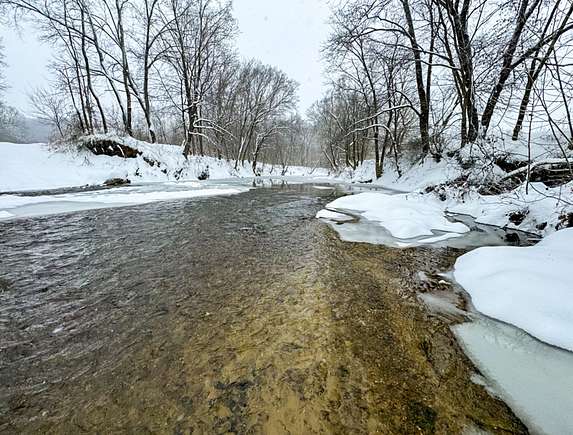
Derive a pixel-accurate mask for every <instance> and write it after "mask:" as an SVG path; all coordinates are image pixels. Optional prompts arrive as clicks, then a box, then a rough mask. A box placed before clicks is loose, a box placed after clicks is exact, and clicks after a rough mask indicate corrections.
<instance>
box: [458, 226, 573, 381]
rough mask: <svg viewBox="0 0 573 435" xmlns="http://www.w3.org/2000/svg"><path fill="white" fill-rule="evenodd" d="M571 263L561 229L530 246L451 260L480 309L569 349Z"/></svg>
mask: <svg viewBox="0 0 573 435" xmlns="http://www.w3.org/2000/svg"><path fill="white" fill-rule="evenodd" d="M572 265H573V228H567V229H564V230H561V231H558V232H556V233H553V234H551V235H550V236H548V237H546V238H545V239H543V240H542V241H541V242H539V243H538V244H537V245H535V246H531V247H523V248H518V247H500V246H496V247H483V248H478V249H475V250H473V251H471V252H468V253H467V254H465V255H462V256H461V257H459V258H458V260H457V261H456V265H455V271H454V277H455V279H456V281H457V282H458V283H459V284H460V285H461V286H462V287H463V288H464V289H465V290H466V291H467V292H468V293H469V294H470V296H471V298H472V302H473V304H474V305H475V307H476V308H477V309H478V310H479V311H480V312H482V313H484V314H486V315H488V316H490V317H493V318H496V319H498V320H501V321H504V322H507V323H511V324H513V325H516V326H518V327H519V328H521V329H523V330H525V331H527V332H528V333H530V334H531V335H533V336H535V337H537V338H539V339H540V340H543V341H545V342H547V343H550V344H553V345H555V346H559V347H562V348H564V349H568V350H570V351H573V273H572V271H571V269H569V268H570V267H571V266H572ZM572 376H573V374H572Z"/></svg>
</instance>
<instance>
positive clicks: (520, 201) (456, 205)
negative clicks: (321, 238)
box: [339, 157, 573, 236]
mask: <svg viewBox="0 0 573 435" xmlns="http://www.w3.org/2000/svg"><path fill="white" fill-rule="evenodd" d="M403 169H404V172H403V174H402V176H399V175H398V173H397V172H396V170H395V167H394V166H392V164H388V165H387V166H386V167H385V171H384V173H383V175H382V177H381V178H380V179H378V180H374V181H373V182H372V185H374V186H384V187H387V188H391V189H396V190H401V191H404V192H424V191H425V190H426V188H428V187H432V186H437V185H443V184H444V183H450V182H452V181H454V180H456V179H460V177H462V176H464V175H466V176H467V175H468V173H467V171H464V170H463V169H462V168H461V167H460V165H459V164H458V163H457V162H455V161H454V160H452V159H443V160H441V161H440V162H436V161H434V160H433V159H432V158H431V157H428V158H426V159H424V160H422V161H420V162H418V163H416V164H414V165H413V166H409V167H407V166H406V165H404V168H403ZM373 175H374V162H373V161H365V162H364V164H363V165H362V166H360V167H358V168H357V169H356V170H355V171H351V170H347V171H345V172H343V173H342V174H341V175H340V176H339V179H341V180H346V181H352V182H361V181H362V182H364V181H370V180H372V179H373ZM474 176H475V174H474ZM423 196H431V197H434V198H440V201H441V202H442V203H443V210H444V211H445V212H447V213H451V214H466V215H470V216H472V217H474V218H475V219H476V222H478V223H482V224H487V225H495V226H498V227H507V228H512V229H519V230H521V231H526V232H531V233H534V234H539V235H541V236H545V235H547V234H551V233H552V232H554V231H556V229H557V228H558V227H559V226H560V225H562V223H561V222H562V220H563V219H564V218H565V217H566V216H567V214H568V213H573V182H571V183H568V184H565V185H563V186H559V187H553V188H549V187H547V186H545V185H544V184H542V183H530V184H529V188H528V189H527V191H526V188H525V185H521V186H519V187H518V188H516V189H515V190H513V191H510V192H507V193H503V194H499V195H481V194H479V193H478V192H477V190H476V188H475V187H471V186H468V185H462V186H455V187H454V186H445V187H441V188H439V189H436V190H435V191H432V192H430V193H427V194H425V195H423ZM416 197H417V198H418V199H419V200H420V201H422V202H424V200H423V199H422V196H419V195H417V196H416ZM514 213H519V214H523V215H524V219H523V221H522V222H521V223H520V224H519V225H516V224H515V223H513V222H512V221H511V220H510V216H511V215H512V214H514Z"/></svg>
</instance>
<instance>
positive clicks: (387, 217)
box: [327, 192, 469, 240]
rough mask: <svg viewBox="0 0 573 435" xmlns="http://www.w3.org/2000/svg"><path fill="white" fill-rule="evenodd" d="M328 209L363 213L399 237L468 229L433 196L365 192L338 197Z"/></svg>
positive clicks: (449, 232) (453, 234) (432, 234)
mask: <svg viewBox="0 0 573 435" xmlns="http://www.w3.org/2000/svg"><path fill="white" fill-rule="evenodd" d="M327 208H329V209H334V210H341V211H344V210H348V211H351V212H357V213H360V214H361V216H362V217H363V218H364V219H367V220H369V221H373V222H376V223H378V225H380V226H382V227H384V228H385V229H386V230H388V231H389V232H390V234H391V235H392V236H393V237H395V238H398V239H413V238H417V237H421V236H432V237H435V236H436V235H437V234H436V232H437V231H438V232H445V233H447V234H448V235H451V236H454V237H455V236H458V235H459V234H462V233H465V232H468V231H469V228H468V227H467V226H465V225H464V224H462V223H459V222H450V221H449V220H447V219H446V217H445V216H444V207H443V205H442V204H441V203H440V201H439V200H437V199H435V198H433V197H430V196H422V195H415V194H396V195H390V194H385V193H378V192H366V193H359V194H357V195H350V196H344V197H342V198H338V199H337V200H335V201H333V202H331V203H329V204H328V205H327ZM443 236H444V235H441V237H442V238H441V240H443Z"/></svg>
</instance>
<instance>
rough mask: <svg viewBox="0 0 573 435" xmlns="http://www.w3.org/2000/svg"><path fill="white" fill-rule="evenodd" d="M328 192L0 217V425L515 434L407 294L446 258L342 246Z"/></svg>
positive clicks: (35, 429)
mask: <svg viewBox="0 0 573 435" xmlns="http://www.w3.org/2000/svg"><path fill="white" fill-rule="evenodd" d="M340 194H341V192H340V191H339V190H337V189H316V188H314V187H313V186H310V185H287V184H279V185H274V186H272V187H269V188H257V189H252V190H250V191H248V192H246V193H242V194H239V195H234V196H227V197H223V196H220V197H213V198H201V199H188V200H179V201H169V202H157V203H151V204H145V205H138V206H133V207H123V208H110V209H97V210H91V211H78V212H75V213H68V214H60V215H52V216H45V217H36V218H33V219H20V220H12V221H5V222H0V432H2V433H20V432H26V433H84V432H88V433H94V432H95V433H116V432H117V433H138V434H139V433H166V434H183V433H193V434H202V433H241V434H242V433H265V434H282V433H285V434H286V433H292V434H303V433H304V434H306V433H357V434H358V433H462V432H464V431H467V433H477V432H479V431H482V430H483V431H489V432H492V433H527V429H526V428H525V427H524V426H523V425H522V423H521V422H520V421H519V420H518V419H517V418H516V417H515V416H514V415H513V413H512V412H511V411H510V410H509V408H508V407H507V406H506V405H505V404H504V403H502V402H501V401H499V400H496V399H494V398H493V397H492V396H490V395H489V394H488V393H487V392H486V390H485V389H484V388H483V387H482V386H480V385H477V384H475V383H473V382H471V380H470V378H471V375H472V373H473V372H474V368H473V367H472V365H471V363H470V362H469V361H468V360H467V358H466V357H465V356H464V355H463V352H461V350H460V349H459V347H458V345H457V344H456V341H455V338H454V336H453V334H452V333H451V331H450V327H449V325H450V324H451V322H452V321H453V320H454V319H453V318H448V316H445V317H444V316H435V315H432V314H430V313H428V312H427V311H426V310H425V309H424V307H423V306H422V304H421V303H420V301H419V300H418V298H417V294H418V293H419V292H420V291H425V290H427V289H425V288H424V286H428V285H429V284H428V282H427V281H424V282H421V281H419V280H417V279H416V276H417V274H418V273H419V271H421V270H423V271H425V272H426V274H427V275H428V276H431V274H432V273H435V272H437V271H440V270H447V269H448V268H450V267H451V265H452V263H453V261H454V260H455V258H456V256H457V255H459V254H460V253H461V252H462V251H461V250H457V249H451V248H439V249H428V248H416V249H407V250H398V249H392V248H387V247H384V246H375V245H369V244H360V243H344V242H342V241H340V240H339V238H338V237H337V234H336V233H335V232H334V231H333V230H332V229H331V228H330V227H329V226H328V225H325V224H324V223H323V222H321V221H319V220H317V219H315V218H314V216H315V214H316V212H317V211H319V210H320V209H322V208H323V207H324V205H325V204H326V203H328V202H329V201H332V200H333V199H334V198H335V197H337V196H338V195H340ZM435 285H437V286H440V285H443V283H442V282H438V283H437V284H435ZM454 317H455V316H454Z"/></svg>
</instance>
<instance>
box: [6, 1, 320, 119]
mask: <svg viewBox="0 0 573 435" xmlns="http://www.w3.org/2000/svg"><path fill="white" fill-rule="evenodd" d="M234 10H235V17H236V18H237V20H238V23H239V31H240V34H239V37H238V41H237V44H238V48H239V52H240V53H241V55H243V56H244V57H245V58H257V59H260V60H261V61H263V62H264V63H268V64H271V65H274V66H277V67H279V68H281V69H282V70H283V71H285V72H286V73H287V74H288V75H289V76H290V77H291V78H293V79H295V80H296V81H298V82H299V83H300V91H299V96H300V109H301V111H302V114H304V112H305V111H306V110H307V109H308V107H310V105H311V104H312V103H313V102H314V101H315V100H316V99H318V98H319V97H320V94H321V87H322V83H323V78H322V65H321V62H320V47H321V44H322V43H323V42H324V40H325V38H326V37H327V35H328V25H327V20H328V16H329V9H328V5H327V0H234ZM0 35H1V37H2V40H3V44H4V48H5V54H6V62H7V63H8V69H7V71H6V76H7V77H6V78H7V81H8V83H9V84H10V86H11V89H9V90H8V92H7V93H6V99H7V100H8V103H9V104H11V105H13V106H15V107H17V108H19V109H20V110H22V111H24V112H29V111H30V107H29V103H28V94H29V93H30V91H31V90H33V89H34V88H36V87H38V86H44V85H46V83H47V80H48V77H49V76H48V73H47V71H46V65H47V64H48V62H49V59H50V55H51V53H50V48H49V46H46V45H43V44H42V43H40V42H39V41H38V40H37V38H36V37H35V35H34V32H33V29H25V31H24V32H23V34H20V35H19V34H18V33H16V32H14V30H12V29H8V28H6V27H2V28H0Z"/></svg>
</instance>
